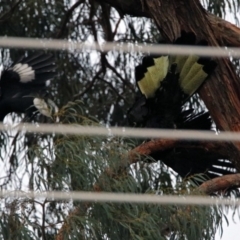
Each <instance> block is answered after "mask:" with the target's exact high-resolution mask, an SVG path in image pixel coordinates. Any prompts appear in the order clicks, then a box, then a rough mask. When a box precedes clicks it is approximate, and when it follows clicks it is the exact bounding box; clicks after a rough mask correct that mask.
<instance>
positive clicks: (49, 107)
mask: <svg viewBox="0 0 240 240" xmlns="http://www.w3.org/2000/svg"><path fill="white" fill-rule="evenodd" d="M55 75H56V72H55V64H54V58H53V57H52V55H50V54H44V53H39V54H34V55H32V56H30V57H22V58H21V59H20V60H18V61H17V62H15V63H13V64H12V65H11V66H10V67H6V68H4V69H3V71H2V74H1V77H0V121H3V119H4V117H5V116H6V115H7V114H8V113H11V112H16V113H25V114H27V115H28V116H29V117H32V116H33V115H34V114H35V113H37V112H39V113H41V114H43V115H45V116H47V117H51V115H52V113H53V112H56V111H57V106H56V105H55V104H54V102H53V101H51V100H50V99H45V98H44V97H43V96H45V93H46V82H47V81H48V80H50V79H52V78H53V77H54V76H55Z"/></svg>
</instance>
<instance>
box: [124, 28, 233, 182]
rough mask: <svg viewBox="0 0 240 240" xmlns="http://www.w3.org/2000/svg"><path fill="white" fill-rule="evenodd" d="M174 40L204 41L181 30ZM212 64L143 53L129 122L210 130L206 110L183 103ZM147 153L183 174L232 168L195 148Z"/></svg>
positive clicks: (224, 171)
mask: <svg viewBox="0 0 240 240" xmlns="http://www.w3.org/2000/svg"><path fill="white" fill-rule="evenodd" d="M174 44H185V45H196V44H198V45H205V46H206V45H207V42H206V41H201V42H199V43H196V36H195V34H194V33H192V32H190V33H186V32H182V35H181V37H179V38H178V39H177V40H176V41H175V43H174ZM216 66H217V64H216V62H215V61H213V60H212V59H210V58H206V57H199V56H196V55H191V56H153V55H150V56H146V57H144V58H143V60H142V63H141V64H140V65H139V66H137V67H136V68H135V77H136V82H137V85H138V88H139V92H137V94H136V101H135V103H134V104H133V106H132V107H131V109H130V110H129V111H128V118H129V122H130V124H131V125H132V126H138V127H148V128H165V129H166V128H167V129H191V130H193V129H196V130H210V129H211V125H212V122H211V119H210V116H209V113H206V112H201V113H198V114H196V113H195V112H194V109H188V110H186V109H185V108H184V104H185V103H186V101H187V100H188V99H189V98H190V97H191V96H192V95H193V94H194V93H195V92H196V91H197V90H198V89H199V87H200V86H201V85H202V84H203V82H204V81H205V80H206V79H207V77H208V76H209V75H210V74H211V73H212V72H213V71H214V70H215V68H216ZM151 156H152V157H153V158H154V159H156V160H161V161H163V162H164V163H165V164H166V165H167V166H169V167H171V168H172V169H173V170H175V171H176V172H177V173H178V174H179V175H180V176H181V177H183V178H184V177H187V176H190V175H193V174H197V173H205V174H206V175H207V176H208V177H209V178H213V177H216V176H219V175H222V174H227V173H232V172H234V171H235V168H234V166H233V165H232V164H231V162H230V161H228V160H224V161H223V160H220V158H221V157H222V156H220V155H216V154H212V153H209V152H207V151H205V150H202V149H197V148H190V149H182V148H175V149H171V150H169V151H166V152H159V153H158V152H156V153H154V154H152V155H151ZM216 166H218V167H220V168H218V167H216ZM226 168H227V169H226Z"/></svg>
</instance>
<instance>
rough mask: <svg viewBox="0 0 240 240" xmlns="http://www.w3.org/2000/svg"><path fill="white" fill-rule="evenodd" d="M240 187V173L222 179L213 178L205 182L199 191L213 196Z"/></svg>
mask: <svg viewBox="0 0 240 240" xmlns="http://www.w3.org/2000/svg"><path fill="white" fill-rule="evenodd" d="M239 187H240V173H237V174H229V175H224V176H221V177H217V178H213V179H211V180H208V181H206V182H204V183H203V184H202V185H201V186H199V187H198V189H197V190H198V191H199V192H201V193H204V194H208V195H209V194H212V193H215V192H219V191H226V190H227V189H230V188H239Z"/></svg>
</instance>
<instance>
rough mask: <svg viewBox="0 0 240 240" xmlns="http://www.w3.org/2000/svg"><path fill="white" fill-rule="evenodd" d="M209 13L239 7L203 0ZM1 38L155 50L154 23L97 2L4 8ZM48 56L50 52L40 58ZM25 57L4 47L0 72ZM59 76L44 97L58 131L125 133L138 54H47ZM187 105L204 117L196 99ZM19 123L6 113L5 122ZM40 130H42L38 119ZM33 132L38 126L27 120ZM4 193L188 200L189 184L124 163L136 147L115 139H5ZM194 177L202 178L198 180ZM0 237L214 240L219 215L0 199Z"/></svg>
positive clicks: (41, 1)
mask: <svg viewBox="0 0 240 240" xmlns="http://www.w3.org/2000/svg"><path fill="white" fill-rule="evenodd" d="M203 4H204V6H205V7H206V8H207V9H208V10H209V11H211V12H212V13H214V14H216V15H219V16H222V17H224V16H225V13H226V9H227V8H229V9H230V11H231V12H232V13H233V14H235V17H236V13H237V11H238V10H239V0H233V1H228V0H225V1H224V0H219V1H213V0H206V1H205V2H204V3H203ZM0 35H1V36H17V37H29V38H58V39H68V40H69V41H78V42H82V41H87V42H92V41H97V42H99V43H102V42H105V41H115V42H118V43H119V44H121V43H122V42H128V43H129V44H136V43H154V42H157V41H158V40H159V38H160V36H159V34H158V31H157V29H156V26H155V25H154V23H153V21H152V20H150V19H146V18H136V17H130V16H124V17H122V15H121V13H119V12H117V11H116V10H115V9H112V8H111V7H109V6H108V5H106V4H103V3H100V1H94V0H93V1H77V2H76V3H73V2H72V1H68V0H58V1H56V0H19V1H15V0H2V1H1V2H0ZM44 51H47V52H50V51H48V50H44ZM31 52H32V51H29V50H27V51H25V50H24V49H1V55H0V61H1V62H2V63H3V64H4V65H6V64H10V63H11V62H12V61H13V60H16V59H17V58H18V57H20V56H21V55H22V54H30V53H31ZM52 54H53V55H54V56H55V58H56V66H57V71H58V76H57V77H56V78H55V79H54V80H53V81H52V82H51V83H50V87H49V90H48V94H49V96H50V97H51V98H52V99H53V100H54V101H55V102H56V103H57V105H58V106H59V107H60V111H59V113H58V118H59V119H60V123H64V124H71V125H74V126H79V125H81V126H82V125H87V126H89V125H90V126H99V125H103V126H107V127H108V126H127V124H128V123H127V120H126V113H127V110H128V108H129V107H130V106H131V104H132V102H133V100H134V92H135V83H134V67H135V65H136V64H137V63H138V62H140V60H141V57H142V55H141V54H140V53H132V52H129V53H121V52H116V51H109V52H107V53H102V52H97V51H93V52H89V51H82V52H78V51H75V50H73V49H69V51H67V52H66V51H61V50H60V51H55V52H53V51H52ZM189 104H192V105H194V106H195V107H198V108H199V110H200V108H201V109H204V105H203V104H202V103H201V102H200V101H199V99H198V98H197V97H196V98H194V99H192V100H191V101H190V102H189ZM21 121H25V119H24V116H18V115H16V114H12V115H11V116H10V117H9V118H8V119H7V120H6V124H13V123H14V124H16V125H17V123H19V122H21ZM38 122H46V119H44V118H39V119H38ZM32 124H37V123H36V122H33V123H32ZM0 137H1V138H0V147H1V153H0V157H1V162H0V164H1V168H2V171H1V179H0V187H1V189H7V190H22V191H27V190H34V191H41V192H42V191H51V190H56V191H64V192H68V191H97V190H98V191H106V192H124V193H148V194H153V195H163V194H173V195H177V196H179V195H181V196H185V195H188V194H191V193H192V190H193V188H194V184H191V181H190V183H189V181H187V182H185V181H182V180H181V179H179V178H178V177H176V176H175V175H174V173H172V172H171V171H170V170H169V169H167V168H166V166H164V165H163V164H161V162H158V163H152V164H151V163H149V162H151V161H149V159H146V161H145V162H142V163H138V164H132V165H129V164H128V152H129V151H130V150H131V149H133V148H134V147H135V146H137V144H138V143H139V142H141V141H137V140H132V139H122V138H116V137H112V136H111V135H109V136H106V137H89V136H75V135H60V134H34V133H26V132H20V131H18V129H17V128H16V130H15V131H11V132H9V131H8V132H2V133H1V136H0ZM197 177H199V176H197ZM0 214H1V218H0V236H1V237H0V238H1V239H24V240H25V239H54V238H55V237H56V236H57V234H58V233H59V230H60V229H61V230H63V236H64V239H213V238H214V235H215V232H216V230H217V229H218V228H219V227H220V228H221V224H222V217H223V216H224V215H223V211H222V208H220V207H218V208H217V207H199V206H173V205H153V204H139V205H138V204H131V203H124V204H115V203H102V204H100V203H90V202H78V201H72V200H71V199H70V200H69V201H52V200H51V199H27V198H15V199H13V198H2V200H1V204H0Z"/></svg>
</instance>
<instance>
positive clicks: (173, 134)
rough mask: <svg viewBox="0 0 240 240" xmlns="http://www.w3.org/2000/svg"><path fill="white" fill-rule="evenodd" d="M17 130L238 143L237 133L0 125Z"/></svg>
mask: <svg viewBox="0 0 240 240" xmlns="http://www.w3.org/2000/svg"><path fill="white" fill-rule="evenodd" d="M6 130H18V131H27V132H35V133H57V134H71V135H85V136H86V135H87V136H118V137H132V138H145V139H146V138H164V139H186V140H206V141H240V133H238V132H221V133H220V134H216V133H215V132H213V131H196V130H195V131H193V130H167V129H166V130H165V129H147V128H146V129H140V128H125V127H124V128H122V127H113V128H106V127H94V126H81V125H78V126H76V125H67V124H38V125H33V124H31V123H24V124H22V123H21V124H18V125H17V126H11V125H5V124H2V123H1V124H0V131H6Z"/></svg>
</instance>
